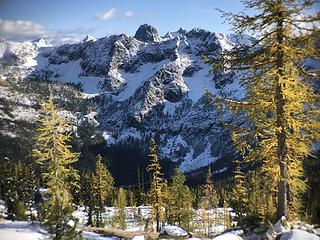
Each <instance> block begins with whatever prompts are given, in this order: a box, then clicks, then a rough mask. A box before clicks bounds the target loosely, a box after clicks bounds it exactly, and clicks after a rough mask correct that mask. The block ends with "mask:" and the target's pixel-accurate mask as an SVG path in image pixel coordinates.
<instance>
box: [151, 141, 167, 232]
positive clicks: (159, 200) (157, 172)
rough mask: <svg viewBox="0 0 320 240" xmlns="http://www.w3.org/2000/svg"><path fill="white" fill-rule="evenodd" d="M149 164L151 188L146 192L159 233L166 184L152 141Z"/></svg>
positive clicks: (155, 147)
mask: <svg viewBox="0 0 320 240" xmlns="http://www.w3.org/2000/svg"><path fill="white" fill-rule="evenodd" d="M149 157H150V163H149V165H148V167H147V171H149V172H150V173H151V186H150V189H149V192H148V196H149V198H150V203H151V205H152V208H153V215H154V218H155V221H156V230H157V232H158V231H160V223H161V221H162V219H163V217H164V211H163V210H164V206H165V199H166V191H164V190H165V189H166V184H165V181H164V180H163V178H162V176H163V173H162V172H161V166H160V162H159V157H158V155H157V144H156V141H155V140H154V139H151V140H150V153H149Z"/></svg>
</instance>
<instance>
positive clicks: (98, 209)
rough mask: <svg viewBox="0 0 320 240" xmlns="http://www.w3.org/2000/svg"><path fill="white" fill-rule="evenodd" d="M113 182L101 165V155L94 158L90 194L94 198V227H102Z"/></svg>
mask: <svg viewBox="0 0 320 240" xmlns="http://www.w3.org/2000/svg"><path fill="white" fill-rule="evenodd" d="M113 184H114V180H113V177H112V175H111V173H110V172H109V170H108V169H107V167H106V166H105V165H104V164H103V163H102V157H101V155H98V156H97V157H96V169H95V174H94V176H93V187H92V191H93V192H92V194H93V197H94V202H95V208H94V214H95V226H98V227H102V226H103V225H104V222H103V217H102V214H103V213H104V212H105V207H106V200H107V197H108V194H110V192H111V190H112V189H113Z"/></svg>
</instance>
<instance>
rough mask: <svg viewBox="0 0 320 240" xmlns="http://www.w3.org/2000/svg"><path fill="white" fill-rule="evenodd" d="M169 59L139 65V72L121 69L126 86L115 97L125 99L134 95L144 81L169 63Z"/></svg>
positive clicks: (119, 99)
mask: <svg viewBox="0 0 320 240" xmlns="http://www.w3.org/2000/svg"><path fill="white" fill-rule="evenodd" d="M169 62H170V61H169V60H168V59H166V60H163V61H160V62H158V63H150V62H149V63H146V64H144V65H142V66H140V67H139V69H138V72H135V73H128V72H125V71H124V70H119V73H120V76H121V78H123V79H124V80H125V81H126V86H125V87H124V89H123V91H122V92H120V94H119V95H118V96H116V97H115V99H116V100H118V101H124V100H126V99H128V98H129V97H130V96H133V94H134V93H135V91H136V90H137V89H138V87H140V86H141V85H142V83H143V82H144V81H146V80H148V79H149V78H150V77H152V76H153V75H154V74H155V73H156V72H157V71H159V70H160V69H161V68H162V67H163V66H164V65H166V64H168V63H169Z"/></svg>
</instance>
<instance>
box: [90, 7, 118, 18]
mask: <svg viewBox="0 0 320 240" xmlns="http://www.w3.org/2000/svg"><path fill="white" fill-rule="evenodd" d="M116 12H117V10H116V9H115V8H111V9H110V10H108V11H106V12H102V13H97V14H96V17H95V18H96V19H97V20H101V21H107V20H109V19H111V18H113V17H114V16H115V15H116Z"/></svg>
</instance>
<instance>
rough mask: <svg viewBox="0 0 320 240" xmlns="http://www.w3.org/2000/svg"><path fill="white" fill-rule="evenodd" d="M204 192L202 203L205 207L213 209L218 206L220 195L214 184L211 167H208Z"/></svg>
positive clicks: (202, 187) (203, 187)
mask: <svg viewBox="0 0 320 240" xmlns="http://www.w3.org/2000/svg"><path fill="white" fill-rule="evenodd" d="M201 189H202V192H203V201H202V204H203V206H204V207H205V209H212V208H216V207H217V206H218V195H217V191H216V189H215V186H214V185H213V181H212V172H211V167H210V166H209V167H208V172H207V176H206V181H205V183H204V184H203V185H202V186H201Z"/></svg>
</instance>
